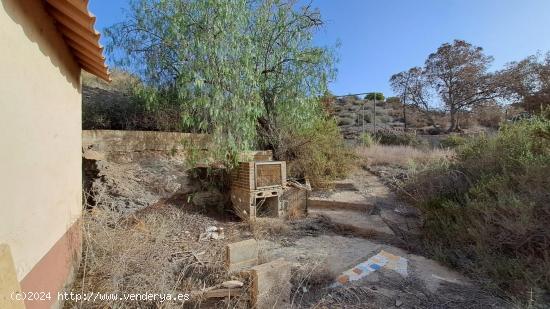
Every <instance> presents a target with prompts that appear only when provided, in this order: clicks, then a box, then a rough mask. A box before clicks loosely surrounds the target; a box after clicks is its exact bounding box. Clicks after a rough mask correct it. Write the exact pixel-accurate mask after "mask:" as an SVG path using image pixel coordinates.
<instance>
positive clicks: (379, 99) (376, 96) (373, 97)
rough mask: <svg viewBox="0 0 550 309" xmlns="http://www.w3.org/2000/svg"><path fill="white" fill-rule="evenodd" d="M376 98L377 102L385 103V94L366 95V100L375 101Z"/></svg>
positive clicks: (373, 93)
mask: <svg viewBox="0 0 550 309" xmlns="http://www.w3.org/2000/svg"><path fill="white" fill-rule="evenodd" d="M375 98H376V101H384V99H385V98H384V94H383V93H382V92H371V93H368V94H367V95H365V100H369V101H373V100H374V99H375Z"/></svg>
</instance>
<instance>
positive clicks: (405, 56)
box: [89, 0, 550, 95]
mask: <svg viewBox="0 0 550 309" xmlns="http://www.w3.org/2000/svg"><path fill="white" fill-rule="evenodd" d="M313 4H314V6H316V7H318V8H319V9H320V10H321V14H322V15H323V17H324V19H325V20H326V22H327V23H326V26H325V28H324V29H323V30H321V31H320V32H319V33H318V34H317V37H316V41H317V43H318V44H321V45H334V44H335V43H336V42H340V44H341V45H340V48H339V49H338V58H339V62H338V63H337V68H338V76H337V79H336V80H335V81H334V82H332V83H331V85H330V89H331V91H332V92H333V93H334V94H349V93H358V92H365V91H380V92H384V93H385V94H387V95H388V94H391V89H390V87H389V84H388V79H389V78H390V76H391V75H392V74H394V73H397V72H399V71H402V70H406V69H408V68H410V67H412V66H420V65H422V64H423V63H424V60H425V59H426V57H427V56H428V55H429V54H430V53H431V52H433V51H435V50H436V49H437V47H438V46H439V45H441V44H442V43H444V42H450V41H452V40H453V39H464V40H466V41H469V42H471V43H473V44H475V45H478V46H481V47H483V48H484V49H485V51H486V53H487V54H488V55H492V56H494V58H495V62H494V65H493V68H494V69H498V68H500V67H502V65H504V64H505V63H507V62H510V61H514V60H519V59H522V58H524V57H526V56H528V55H532V54H535V53H537V52H538V51H540V52H546V51H550V26H549V21H550V0H376V1H374V0H314V1H313ZM126 7H127V0H92V1H90V4H89V8H90V10H91V11H92V12H93V13H94V14H95V15H96V16H97V21H96V28H97V29H98V30H100V31H101V30H102V29H103V28H104V27H106V26H109V25H111V24H113V23H116V22H119V21H121V20H123V17H124V15H123V9H124V8H126Z"/></svg>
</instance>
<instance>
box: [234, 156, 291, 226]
mask: <svg viewBox="0 0 550 309" xmlns="http://www.w3.org/2000/svg"><path fill="white" fill-rule="evenodd" d="M285 186H286V162H284V161H273V155H272V153H271V151H257V152H251V153H247V154H244V155H243V156H242V161H241V162H240V163H239V165H238V167H237V168H235V170H234V171H233V173H232V175H231V202H232V203H233V208H234V209H235V212H236V213H237V215H238V216H239V217H241V218H242V219H243V220H254V219H255V218H256V217H257V216H266V217H279V216H283V215H284V213H285V210H284V208H283V205H284V203H282V201H281V197H282V195H283V190H284V188H285Z"/></svg>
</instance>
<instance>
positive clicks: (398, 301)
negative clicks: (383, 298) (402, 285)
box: [395, 299, 403, 307]
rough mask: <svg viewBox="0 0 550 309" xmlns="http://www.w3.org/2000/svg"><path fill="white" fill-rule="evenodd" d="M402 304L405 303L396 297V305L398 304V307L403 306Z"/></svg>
mask: <svg viewBox="0 0 550 309" xmlns="http://www.w3.org/2000/svg"><path fill="white" fill-rule="evenodd" d="M401 305H403V302H402V301H400V300H399V299H396V300H395V306H396V307H401Z"/></svg>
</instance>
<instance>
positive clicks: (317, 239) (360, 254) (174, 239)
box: [65, 156, 509, 308]
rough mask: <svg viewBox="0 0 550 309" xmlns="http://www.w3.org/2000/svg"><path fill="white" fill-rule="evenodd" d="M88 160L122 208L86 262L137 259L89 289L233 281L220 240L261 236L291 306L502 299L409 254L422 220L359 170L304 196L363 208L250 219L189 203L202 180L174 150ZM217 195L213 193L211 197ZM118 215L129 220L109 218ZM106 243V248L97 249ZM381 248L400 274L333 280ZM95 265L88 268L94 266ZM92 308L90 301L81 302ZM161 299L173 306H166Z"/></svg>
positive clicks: (109, 199)
mask: <svg viewBox="0 0 550 309" xmlns="http://www.w3.org/2000/svg"><path fill="white" fill-rule="evenodd" d="M94 163H95V164H96V171H95V174H96V178H95V179H94V180H93V181H92V183H93V186H95V187H96V188H99V189H101V190H102V195H101V196H102V198H101V199H99V198H97V196H96V201H95V202H96V204H97V205H95V206H94V208H98V209H99V208H101V207H100V206H102V207H106V206H107V208H109V209H110V210H111V211H112V210H114V211H116V212H119V213H121V216H122V219H121V218H117V219H116V220H115V221H108V222H106V223H105V225H104V226H96V227H95V228H96V230H95V231H96V232H94V233H95V234H94V237H96V239H95V240H94V241H95V244H96V245H97V244H102V246H103V247H102V248H101V250H100V251H101V252H102V254H103V255H104V256H103V258H104V259H103V260H102V259H101V258H98V257H97V256H95V257H94V258H95V260H94V261H95V262H96V263H99V264H101V263H102V261H103V262H105V261H109V263H110V264H111V265H110V266H112V267H116V266H117V263H121V265H126V264H127V262H126V261H124V258H127V257H128V256H134V258H135V260H136V261H135V265H133V266H132V267H130V268H127V269H126V268H125V269H124V270H120V271H117V272H115V271H104V272H102V273H100V274H97V275H98V278H100V279H94V276H90V275H87V278H88V279H87V280H90V281H91V282H89V284H88V285H85V284H83V285H80V286H79V285H77V286H75V287H73V288H78V289H83V288H85V287H87V288H97V286H98V284H101V283H102V282H107V283H108V284H111V283H112V282H114V281H116V280H122V281H121V282H126V283H128V284H126V285H122V286H121V285H120V283H117V284H116V285H114V287H111V285H108V284H107V285H108V287H110V288H113V289H115V288H117V289H119V291H126V290H128V289H131V288H132V284H131V283H132V282H135V283H134V287H135V285H138V284H139V285H140V288H142V289H149V288H157V289H158V288H163V287H164V288H166V287H167V286H170V287H171V288H174V286H175V290H179V291H186V292H188V291H190V290H195V291H200V290H201V289H204V288H206V287H208V286H212V285H216V284H220V283H221V282H223V281H225V280H231V279H238V278H235V277H230V276H228V275H227V274H225V273H224V272H223V271H221V262H222V261H223V254H224V253H223V250H224V246H225V245H226V244H228V243H231V242H236V241H239V240H244V239H249V238H256V239H257V240H258V241H259V243H260V262H267V261H270V260H274V259H277V258H284V259H285V260H287V261H289V262H290V263H291V265H292V298H291V303H292V307H293V308H505V307H509V304H508V303H506V302H505V301H503V300H501V299H499V298H497V297H494V296H493V295H490V294H489V293H488V292H486V291H483V290H481V289H480V288H479V286H477V285H476V284H474V283H473V282H470V281H469V280H468V279H467V278H465V277H463V276H462V275H460V274H458V273H456V272H454V271H452V270H450V269H448V268H446V267H444V266H442V265H440V264H438V263H437V262H435V261H432V260H429V259H426V258H424V257H422V256H420V255H418V254H416V253H417V252H415V251H414V238H415V235H417V233H418V232H419V226H420V225H421V222H420V219H419V215H418V213H417V211H416V210H415V209H413V208H411V207H409V206H408V205H406V204H404V203H402V202H400V201H399V200H398V199H397V197H396V196H395V194H394V193H393V192H392V191H391V190H390V189H389V187H388V186H387V185H386V184H384V182H383V181H382V180H381V179H380V178H379V177H378V176H376V175H374V174H373V173H371V172H369V171H367V170H364V169H359V170H357V171H356V172H355V173H354V174H353V175H351V176H350V177H349V179H345V180H342V181H340V182H339V183H338V184H336V185H335V187H334V189H332V190H324V191H316V192H312V194H311V198H313V199H315V198H317V199H325V200H329V201H335V202H348V203H356V204H358V205H369V207H368V209H369V211H368V212H366V211H365V212H361V211H357V210H349V209H333V210H326V209H315V208H311V209H309V216H307V217H304V218H299V219H293V220H283V219H260V220H259V221H258V222H257V223H255V224H249V223H246V222H241V221H238V220H237V219H236V217H235V216H233V215H231V214H230V212H224V211H220V208H219V207H213V208H215V209H212V207H209V206H205V205H206V204H203V205H197V204H196V203H192V201H191V199H190V197H192V196H193V195H196V194H197V192H200V191H197V190H198V188H199V187H200V185H197V184H195V183H193V182H192V181H190V178H189V177H188V176H189V175H188V174H187V172H186V170H185V169H184V168H183V164H182V161H181V160H179V159H178V158H174V157H169V156H153V157H148V158H147V160H146V161H136V160H133V161H130V162H121V161H119V162H106V161H101V162H100V161H98V162H94ZM206 199H207V200H208V198H206ZM216 201H217V200H216V199H211V202H212V203H216ZM92 212H93V211H92ZM95 221H97V220H95ZM120 222H126V223H128V224H129V225H126V226H124V227H122V228H121V227H119V226H114V225H119V223H120ZM211 226H216V227H217V228H223V230H224V237H223V238H222V239H207V240H204V239H201V234H203V233H204V232H205V231H206V229H207V228H209V227H211ZM161 229H162V230H161ZM93 231H94V230H92V232H93ZM141 234H143V235H144V236H143V237H145V239H149V240H150V243H147V244H146V245H142V246H140V245H139V244H140V242H141V241H142V240H140V239H144V238H143V237H142V238H138V240H136V239H134V238H135V237H136V235H138V236H139V235H141ZM113 235H118V237H121V238H125V237H126V238H128V239H118V240H116V243H121V242H122V243H124V242H128V243H130V240H131V239H133V241H135V243H134V244H133V245H127V246H121V245H120V244H118V245H113V244H112V239H111V238H112V237H113ZM101 237H104V239H101ZM155 237H156V238H158V239H155ZM159 239H160V240H159ZM102 241H103V243H102ZM107 244H109V246H111V247H112V248H107V249H105V248H104V247H105V246H107ZM136 248H138V249H136ZM96 249H97V248H96ZM105 250H107V251H109V250H111V252H105ZM380 253H387V254H389V256H391V257H397V258H402V259H403V260H404V261H406V275H403V274H401V273H398V272H396V271H395V270H394V269H392V268H391V267H386V266H384V265H382V266H383V267H380V268H379V269H376V270H375V271H372V272H371V273H369V274H368V275H366V276H365V277H363V278H361V279H359V280H356V281H351V280H350V281H349V282H346V283H345V284H336V283H337V282H338V281H337V280H339V278H340V276H341V275H342V274H343V273H345V272H346V271H348V270H350V269H355V270H356V269H357V267H356V266H357V265H359V264H361V263H364V262H365V261H368V260H370V259H372V258H373V257H374V258H376V256H377V255H379V254H380ZM140 256H141V259H142V260H141V262H140ZM84 260H85V261H86V256H84ZM91 264H92V266H90V264H87V265H83V266H82V267H81V269H80V271H79V274H80V275H79V277H78V278H79V279H83V277H86V273H88V274H89V273H92V274H93V273H94V271H97V269H96V268H93V267H94V264H93V263H91ZM99 264H97V265H95V267H101V265H99ZM113 265H114V266H113ZM388 265H389V264H388ZM103 266H106V265H103ZM354 267H355V268H354ZM152 268H154V270H155V272H156V275H155V272H153V271H152V270H151V269H152ZM98 269H99V268H98ZM165 269H170V273H171V274H172V275H170V276H164V277H163V278H165V280H166V284H164V285H159V283H158V280H156V279H155V277H154V276H158V274H159V273H162V272H163V271H165ZM151 276H153V277H151ZM117 278H118V279H117ZM93 280H98V282H93ZM102 280H103V281H102ZM82 282H84V281H82ZM117 282H118V281H117ZM80 305H81V304H80ZM96 305H97V304H96ZM102 305H106V306H109V305H110V304H108V303H106V304H102ZM149 305H150V306H146V307H153V308H154V307H158V304H154V303H152V304H149ZM65 307H67V308H73V307H79V308H80V307H82V306H76V305H75V304H66V306H65ZM93 307H97V306H90V307H87V306H86V305H85V306H83V307H82V308H93ZM161 307H163V308H171V307H170V306H169V305H167V304H164V305H162V306H161ZM189 307H194V308H207V307H225V308H227V307H229V308H244V307H246V299H244V298H243V299H241V301H239V299H236V300H235V299H234V300H232V301H229V302H228V301H224V300H221V301H219V302H217V303H209V304H206V303H204V302H202V300H200V299H195V300H194V301H192V302H191V303H190V304H189Z"/></svg>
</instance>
